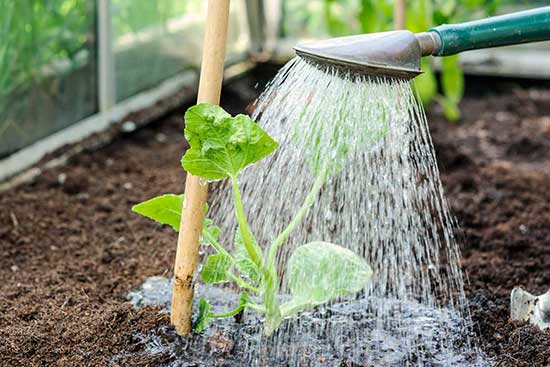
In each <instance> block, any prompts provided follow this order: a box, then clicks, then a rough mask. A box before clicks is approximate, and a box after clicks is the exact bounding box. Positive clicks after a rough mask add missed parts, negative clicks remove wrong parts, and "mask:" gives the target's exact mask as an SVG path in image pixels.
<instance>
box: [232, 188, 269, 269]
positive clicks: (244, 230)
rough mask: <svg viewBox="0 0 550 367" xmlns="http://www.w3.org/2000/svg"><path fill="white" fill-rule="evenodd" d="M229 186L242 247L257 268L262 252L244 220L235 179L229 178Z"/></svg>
mask: <svg viewBox="0 0 550 367" xmlns="http://www.w3.org/2000/svg"><path fill="white" fill-rule="evenodd" d="M231 186H232V188H233V199H234V201H235V211H236V213H237V221H238V223H239V230H240V231H241V236H242V238H243V243H244V246H245V247H246V251H248V254H249V255H250V258H251V259H252V261H254V263H255V264H256V265H257V266H260V265H261V264H262V260H263V258H262V250H261V249H260V246H259V245H258V242H257V241H256V238H254V235H253V234H252V231H251V230H250V227H249V226H248V222H247V220H246V215H245V213H244V209H243V202H242V199H241V191H240V190H239V184H238V182H237V178H236V177H231Z"/></svg>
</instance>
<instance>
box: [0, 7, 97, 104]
mask: <svg viewBox="0 0 550 367" xmlns="http://www.w3.org/2000/svg"><path fill="white" fill-rule="evenodd" d="M0 19H1V22H0V25H1V26H0V113H1V112H2V110H3V109H2V107H3V106H2V104H1V103H6V101H7V100H8V97H9V96H13V95H14V94H15V93H16V92H17V91H19V90H21V89H24V88H26V87H28V86H29V85H31V84H33V83H34V82H38V81H40V75H41V74H43V72H44V67H45V66H46V65H48V64H50V63H52V62H53V61H54V60H59V59H63V60H70V61H71V65H74V64H75V63H76V60H77V57H76V56H77V55H78V54H79V53H80V52H81V51H84V50H86V49H87V48H88V47H89V45H90V43H91V42H93V38H94V36H93V33H91V31H92V30H93V24H94V6H93V4H91V2H90V1H87V0H48V1H44V0H23V1H13V0H0Z"/></svg>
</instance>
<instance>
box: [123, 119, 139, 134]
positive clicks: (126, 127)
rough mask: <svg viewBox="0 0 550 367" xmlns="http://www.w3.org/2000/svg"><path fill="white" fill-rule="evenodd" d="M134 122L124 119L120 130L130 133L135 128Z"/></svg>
mask: <svg viewBox="0 0 550 367" xmlns="http://www.w3.org/2000/svg"><path fill="white" fill-rule="evenodd" d="M136 127H137V126H136V123H135V122H134V121H124V122H123V123H122V131H123V132H125V133H131V132H132V131H134V130H135V129H136Z"/></svg>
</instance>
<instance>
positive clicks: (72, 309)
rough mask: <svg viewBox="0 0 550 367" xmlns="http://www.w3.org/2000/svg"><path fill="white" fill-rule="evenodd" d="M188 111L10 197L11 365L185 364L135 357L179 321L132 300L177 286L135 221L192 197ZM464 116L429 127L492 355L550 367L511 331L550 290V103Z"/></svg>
mask: <svg viewBox="0 0 550 367" xmlns="http://www.w3.org/2000/svg"><path fill="white" fill-rule="evenodd" d="M274 72H275V68H274V67H269V66H264V67H263V68H260V69H257V70H255V71H253V72H251V73H249V74H248V75H247V76H245V77H243V78H241V79H239V80H236V81H234V82H232V83H231V84H230V85H228V86H226V88H225V89H224V94H223V96H222V104H223V106H224V107H225V108H226V109H227V110H228V111H229V112H231V113H238V112H243V111H247V108H248V109H250V102H251V101H252V100H253V99H254V98H255V96H257V94H258V92H259V91H261V90H262V88H263V85H264V84H265V83H266V82H267V80H268V79H269V78H270V77H272V76H273V73H274ZM255 85H258V86H257V89H255V88H254V86H255ZM485 90H486V89H485ZM185 107H187V106H183V108H182V109H180V110H178V111H175V112H172V113H170V114H168V115H166V116H164V117H163V118H161V119H159V120H158V121H156V122H155V123H152V124H149V125H148V126H147V127H145V128H141V129H138V130H137V131H135V132H133V133H131V134H127V133H120V134H117V137H116V139H115V140H114V141H112V142H111V143H109V144H108V145H106V146H103V147H102V148H101V149H97V147H96V146H97V144H89V142H88V144H87V145H85V146H88V147H93V148H87V149H84V150H83V151H82V152H81V153H80V154H78V155H76V156H74V157H73V158H71V159H70V160H69V162H68V163H67V165H65V166H62V167H57V168H54V169H50V170H46V171H44V172H43V173H42V174H41V175H40V176H38V177H36V178H35V179H34V181H33V182H30V183H27V184H23V185H20V186H18V187H15V188H12V189H10V190H9V191H5V192H2V193H0V207H1V208H2V209H1V210H0V279H1V280H2V281H1V282H0V341H1V342H0V366H104V365H117V363H118V362H117V360H118V359H116V358H115V357H114V356H117V355H118V356H120V355H126V356H127V357H126V358H124V365H132V366H155V365H160V364H162V363H163V362H168V361H169V360H170V359H171V358H172V357H171V356H170V355H165V354H157V355H149V356H144V354H140V353H136V352H139V351H140V350H142V349H143V348H144V345H143V342H142V340H141V339H140V338H138V337H137V336H136V335H140V334H141V335H146V334H148V333H149V332H150V331H151V330H153V329H155V328H158V327H162V326H167V325H168V324H169V318H168V316H167V315H166V314H161V313H159V312H158V311H159V310H158V309H156V308H151V307H148V308H144V309H140V310H136V309H134V308H132V306H131V305H130V304H129V303H127V301H126V296H127V294H128V292H129V291H130V290H131V289H134V288H137V287H139V286H140V284H141V283H142V282H143V281H144V279H145V278H146V277H149V276H153V275H168V276H169V275H170V274H171V271H172V265H173V259H174V255H175V243H176V236H175V234H174V233H173V232H172V231H171V230H170V229H169V228H164V227H160V226H157V225H155V224H153V223H151V222H150V221H148V220H146V219H143V218H141V217H139V216H137V215H134V214H133V213H132V212H131V211H130V210H129V208H130V207H131V206H132V205H133V204H135V203H137V202H139V201H142V200H144V199H148V198H150V197H152V196H155V195H157V194H159V193H161V192H181V191H182V187H183V182H184V172H183V170H182V169H181V166H180V165H179V162H178V161H179V157H180V156H181V155H182V154H183V152H184V149H185V147H186V145H185V142H184V140H183V123H182V115H183V111H184V108H185ZM461 107H462V111H463V119H462V120H461V121H460V122H459V123H456V124H450V123H447V122H445V120H444V118H443V116H442V113H441V111H440V110H439V109H438V108H437V107H434V108H432V109H431V110H430V111H429V122H430V126H431V130H432V134H433V140H434V145H435V148H436V152H437V157H438V161H439V165H440V169H441V177H442V181H443V185H444V187H445V190H446V193H447V198H448V200H449V202H450V205H451V209H452V211H453V213H454V214H455V215H456V217H457V218H458V222H459V224H460V226H461V228H462V230H463V234H462V236H461V237H462V238H461V247H462V252H463V260H462V264H463V266H464V269H465V272H466V273H467V275H468V278H469V283H468V285H467V289H466V291H467V295H468V299H469V301H470V305H471V310H472V316H473V319H474V321H475V323H476V328H477V330H478V333H479V334H480V346H481V349H482V350H484V351H485V352H486V353H487V355H488V356H489V357H491V358H494V360H495V362H496V364H497V365H498V366H548V365H550V331H546V332H542V331H540V330H538V329H536V328H534V327H532V326H529V325H527V324H524V323H518V322H511V321H510V320H509V312H510V310H509V297H510V291H511V290H512V288H513V287H515V286H518V285H522V286H524V287H525V288H526V289H527V290H529V291H531V292H533V293H543V292H545V291H547V290H548V288H549V287H550V268H549V266H548V264H550V189H549V188H550V91H549V90H546V91H545V90H544V89H533V88H531V89H525V88H520V87H514V88H509V87H507V88H505V91H503V92H499V93H498V94H495V95H483V96H481V95H479V94H477V95H473V94H472V93H470V94H469V95H468V96H467V97H466V98H465V99H464V101H463V102H462V106H461ZM133 118H134V119H139V116H134V117H133ZM96 138H97V137H96ZM93 139H94V138H91V139H90V140H89V141H92V142H93ZM159 190H160V191H159Z"/></svg>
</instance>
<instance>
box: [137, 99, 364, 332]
mask: <svg viewBox="0 0 550 367" xmlns="http://www.w3.org/2000/svg"><path fill="white" fill-rule="evenodd" d="M185 137H186V139H187V141H188V142H189V145H190V148H189V149H188V150H187V152H186V153H185V155H184V156H183V158H182V160H181V163H182V166H183V168H184V169H185V170H186V171H187V172H189V173H191V174H193V175H195V176H199V177H202V178H203V179H205V180H223V179H229V180H230V181H231V187H232V194H233V202H234V213H235V216H236V219H237V223H238V228H237V230H236V233H235V234H234V246H233V249H232V251H229V250H228V249H227V248H226V247H225V246H222V244H220V242H219V238H220V234H221V229H220V228H219V227H218V226H216V225H215V224H214V222H213V220H212V219H210V218H205V220H204V223H203V229H202V243H203V245H205V246H211V247H212V248H213V249H214V253H213V254H211V255H209V256H208V257H207V258H206V259H205V261H204V263H203V264H202V267H201V269H200V276H201V279H202V280H203V282H204V283H207V284H213V283H222V282H234V283H235V284H236V285H237V286H238V287H239V288H240V290H241V294H240V300H239V303H238V304H237V305H236V307H235V308H233V309H232V310H229V311H227V312H224V313H215V312H213V310H212V307H211V305H210V303H209V302H208V301H207V300H206V299H204V298H202V299H201V300H200V302H199V315H198V317H197V318H196V320H195V322H194V330H195V331H196V332H200V331H202V330H203V329H204V328H205V327H206V326H207V324H208V323H209V322H210V321H211V320H212V319H215V318H226V317H232V316H235V315H237V314H239V313H241V312H243V311H244V310H246V309H248V310H252V311H255V312H259V313H261V314H264V319H265V322H264V332H265V334H266V335H270V334H272V333H273V332H275V331H276V330H277V329H278V328H279V326H280V324H281V322H282V320H283V319H284V318H286V317H289V316H292V315H294V314H297V313H299V312H301V311H303V310H305V309H307V308H311V307H314V306H318V305H322V304H325V303H327V302H330V301H332V300H334V299H336V298H338V297H340V296H344V295H348V294H353V293H356V292H359V291H360V290H362V289H363V288H364V287H365V285H366V284H367V281H368V280H369V278H370V277H371V275H372V270H371V268H370V267H369V265H368V264H367V262H366V261H365V260H364V259H363V258H362V257H360V256H358V255H356V254H355V253H353V252H352V251H350V250H348V249H346V248H344V247H341V246H339V245H336V244H333V243H329V242H323V241H314V242H310V243H307V244H303V245H301V246H298V247H297V248H296V249H295V251H294V252H293V253H292V255H291V256H290V258H289V259H288V261H287V265H286V283H287V284H288V289H289V291H290V295H289V297H285V298H284V299H286V301H284V302H283V301H282V299H283V298H282V297H281V295H280V286H279V285H280V283H281V279H280V276H279V272H278V269H277V266H276V264H277V261H276V260H277V254H278V250H279V249H280V248H281V246H283V245H284V244H285V242H286V241H287V239H288V237H289V236H290V234H291V233H292V232H293V231H294V230H295V229H296V228H297V227H298V226H300V224H301V223H302V221H303V220H304V218H305V216H306V214H307V213H308V211H309V209H310V208H311V206H312V205H313V204H314V203H315V200H316V198H317V197H318V195H319V193H320V190H321V188H322V187H323V185H324V184H325V182H326V180H327V179H328V178H329V177H330V176H331V175H334V174H336V173H337V172H338V171H339V169H338V167H337V166H335V163H334V161H331V160H329V159H320V157H319V156H317V157H314V159H310V166H311V168H312V171H313V173H314V175H315V179H314V182H313V184H312V187H311V188H310V191H309V193H308V195H307V196H306V198H305V200H304V203H303V204H302V205H301V207H300V208H299V210H298V211H297V213H296V215H295V216H294V218H293V219H292V220H291V221H290V222H289V223H288V225H287V226H286V228H285V229H284V230H283V231H282V232H281V233H280V234H279V235H278V236H277V237H276V238H275V239H274V240H273V242H272V243H271V244H269V246H265V250H264V247H262V246H260V244H259V243H258V240H257V239H256V236H255V235H254V233H253V231H252V229H251V228H250V226H249V224H248V220H247V217H246V213H245V209H244V207H243V202H242V198H241V191H240V189H239V182H238V178H239V175H240V174H241V173H242V172H243V170H244V169H245V168H247V167H249V166H250V165H252V164H253V163H255V162H258V161H260V160H261V159H263V158H265V157H267V156H269V155H270V154H271V153H273V152H274V151H275V150H276V149H277V147H278V143H277V142H276V141H275V140H273V139H272V138H271V137H270V136H269V135H268V134H267V132H265V131H264V130H263V129H262V128H261V127H260V126H259V125H257V124H256V123H255V122H254V121H253V120H252V119H251V118H250V117H248V116H246V115H237V116H235V117H232V116H231V115H230V114H229V113H227V112H226V111H224V110H223V109H222V108H221V107H218V106H215V105H211V104H199V105H196V106H193V107H191V108H189V109H188V110H187V112H186V113H185ZM184 201H185V198H184V196H183V195H175V194H167V195H162V196H159V197H156V198H153V199H150V200H148V201H145V202H142V203H140V204H137V205H135V206H134V207H133V208H132V209H133V211H135V212H136V213H139V214H141V215H144V216H146V217H148V218H150V219H153V220H155V221H157V222H159V223H162V224H168V225H170V226H171V227H172V228H173V229H174V230H176V231H178V230H179V225H180V219H181V210H182V206H183V205H184ZM205 210H206V211H207V210H208V208H205Z"/></svg>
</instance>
